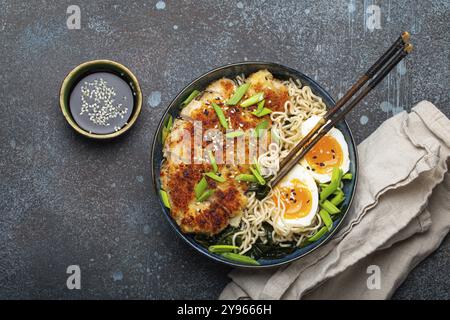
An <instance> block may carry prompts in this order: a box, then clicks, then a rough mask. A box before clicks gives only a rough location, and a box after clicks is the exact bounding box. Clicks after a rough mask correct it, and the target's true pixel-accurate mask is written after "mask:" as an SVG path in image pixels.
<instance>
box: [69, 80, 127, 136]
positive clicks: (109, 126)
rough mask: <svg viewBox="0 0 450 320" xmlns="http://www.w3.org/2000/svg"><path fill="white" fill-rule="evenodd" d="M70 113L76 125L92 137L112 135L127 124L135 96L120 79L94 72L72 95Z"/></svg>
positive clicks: (81, 81)
mask: <svg viewBox="0 0 450 320" xmlns="http://www.w3.org/2000/svg"><path fill="white" fill-rule="evenodd" d="M69 105H70V112H71V113H72V117H73V119H74V120H75V122H76V123H77V124H78V125H79V126H80V127H81V128H82V129H84V130H86V131H88V132H89V133H95V134H109V133H113V132H115V131H119V130H120V129H121V128H122V127H123V126H125V125H126V124H127V123H128V120H129V119H130V116H131V114H132V111H133V106H134V93H133V90H132V89H131V87H130V85H129V84H128V83H127V82H126V81H125V80H124V79H122V78H121V77H119V76H118V75H116V74H114V73H110V72H95V73H91V74H89V75H87V76H85V77H84V78H82V79H81V80H80V81H79V82H78V83H77V85H76V86H75V87H74V88H73V90H72V92H71V94H70V100H69Z"/></svg>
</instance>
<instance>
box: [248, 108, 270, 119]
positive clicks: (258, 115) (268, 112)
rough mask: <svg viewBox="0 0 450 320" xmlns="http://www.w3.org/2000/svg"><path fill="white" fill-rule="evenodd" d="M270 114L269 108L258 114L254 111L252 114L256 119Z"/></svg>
mask: <svg viewBox="0 0 450 320" xmlns="http://www.w3.org/2000/svg"><path fill="white" fill-rule="evenodd" d="M270 113H272V110H270V109H269V108H263V109H262V110H261V111H260V112H257V111H256V110H255V111H253V112H252V114H253V115H254V116H256V117H258V118H261V117H264V116H266V115H268V114H270Z"/></svg>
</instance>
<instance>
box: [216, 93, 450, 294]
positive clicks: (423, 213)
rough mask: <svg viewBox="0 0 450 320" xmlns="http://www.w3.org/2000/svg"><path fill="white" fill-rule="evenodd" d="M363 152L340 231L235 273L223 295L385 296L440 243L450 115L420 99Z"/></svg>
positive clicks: (445, 225) (447, 204)
mask: <svg viewBox="0 0 450 320" xmlns="http://www.w3.org/2000/svg"><path fill="white" fill-rule="evenodd" d="M358 154H359V170H360V172H359V177H358V179H359V181H358V186H357V190H356V193H355V198H354V202H353V205H352V208H351V209H350V211H349V213H348V215H347V218H346V220H345V222H344V224H343V225H342V227H341V228H340V230H339V231H338V233H337V234H336V235H335V236H334V237H333V238H332V239H331V240H330V241H329V242H327V243H326V244H325V245H323V246H322V247H320V248H318V249H317V250H315V251H314V252H312V253H311V254H309V255H306V256H305V257H303V258H301V259H299V260H297V261H295V262H293V263H291V264H289V265H286V266H282V267H280V268H277V269H267V270H261V271H258V272H255V271H254V270H251V271H249V270H244V269H236V270H233V271H232V272H231V273H230V275H229V276H230V278H231V279H232V282H231V283H230V284H228V285H227V286H226V287H225V289H224V290H223V292H222V294H221V295H220V299H239V298H252V299H386V298H389V297H390V296H391V295H392V294H393V292H394V291H395V289H396V288H397V287H398V286H399V285H400V284H401V282H402V281H403V280H404V279H405V278H406V276H407V275H408V273H409V272H410V271H411V270H412V269H413V268H414V267H415V266H416V265H417V264H418V263H419V262H420V261H422V260H423V259H424V258H425V257H426V256H427V255H429V254H430V253H431V252H432V251H434V250H435V249H436V248H437V247H438V246H439V245H440V243H441V242H442V240H443V238H444V237H445V235H446V234H447V233H448V232H449V230H450V201H449V200H450V175H449V169H448V164H449V158H450V120H449V119H447V118H446V117H445V115H444V114H442V113H441V112H440V111H439V110H438V109H437V108H436V107H435V106H434V105H433V104H431V103H430V102H427V101H422V102H420V103H419V104H417V105H416V106H415V107H414V108H413V109H412V111H411V113H409V114H408V113H406V112H402V113H400V114H397V115H396V116H394V117H392V118H390V119H389V120H387V121H385V122H384V123H383V124H382V125H381V126H380V127H379V128H378V129H377V130H376V131H375V132H374V133H373V134H372V135H371V136H370V137H368V138H367V139H366V140H364V141H363V142H362V143H361V144H360V145H359V146H358ZM375 277H376V278H375Z"/></svg>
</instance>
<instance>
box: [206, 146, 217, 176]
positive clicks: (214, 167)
mask: <svg viewBox="0 0 450 320" xmlns="http://www.w3.org/2000/svg"><path fill="white" fill-rule="evenodd" d="M208 157H209V162H210V163H211V165H212V167H213V170H214V173H216V172H217V170H219V168H218V167H217V162H216V158H214V156H213V154H212V152H211V150H208Z"/></svg>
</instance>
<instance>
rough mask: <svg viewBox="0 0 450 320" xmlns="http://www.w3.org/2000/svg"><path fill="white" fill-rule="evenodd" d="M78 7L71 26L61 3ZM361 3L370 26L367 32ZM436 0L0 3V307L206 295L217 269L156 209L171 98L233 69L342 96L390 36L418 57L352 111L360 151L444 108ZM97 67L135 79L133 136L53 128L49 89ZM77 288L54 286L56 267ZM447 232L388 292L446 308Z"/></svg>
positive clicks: (211, 294)
mask: <svg viewBox="0 0 450 320" xmlns="http://www.w3.org/2000/svg"><path fill="white" fill-rule="evenodd" d="M70 4H77V5H79V6H80V8H81V30H68V28H67V27H66V19H67V17H68V15H67V14H66V9H67V7H68V5H70ZM370 4H377V5H379V6H380V8H381V29H380V30H375V31H373V32H371V31H370V30H368V29H367V27H366V26H365V18H364V12H365V10H366V8H367V7H368V6H369V5H370ZM449 10H450V2H449V1H448V0H442V1H405V0H403V1H393V0H392V1H359V0H356V1H352V0H349V1H343V0H341V1H327V0H322V1H317V0H311V1H295V0H292V1H165V2H162V1H159V2H157V1H142V2H137V1H126V2H123V1H95V2H94V1H81V0H77V1H75V0H70V1H59V3H58V4H56V2H54V1H4V0H2V1H0V39H1V46H0V57H1V58H0V61H1V62H0V63H1V73H0V88H1V91H0V106H1V113H0V120H1V121H0V123H1V126H0V197H1V198H0V298H216V297H217V296H218V294H219V292H220V291H221V289H222V288H223V286H224V285H225V284H226V283H227V281H228V279H227V277H226V274H227V272H228V271H229V269H228V268H227V267H225V266H222V265H219V264H216V263H213V262H211V261H209V260H207V259H206V258H204V257H202V256H200V255H199V254H198V253H196V252H194V251H193V250H192V249H190V248H189V247H188V246H187V245H185V244H184V243H182V242H181V241H180V240H179V239H178V238H177V236H176V235H175V233H174V232H173V231H172V230H171V229H170V227H169V225H168V223H167V222H166V221H165V218H164V217H163V216H162V214H161V211H160V210H159V204H158V202H157V198H156V196H155V195H154V193H153V190H152V185H151V179H150V161H149V158H150V145H151V141H152V138H153V134H154V132H155V128H156V124H157V122H158V121H159V118H160V116H161V115H162V113H163V111H164V108H165V107H166V106H167V105H168V103H169V102H170V100H171V98H172V97H174V95H175V94H176V93H177V92H179V91H180V90H181V89H182V88H183V87H184V86H185V85H186V84H188V83H189V82H190V81H191V80H192V79H194V78H195V77H197V76H199V75H201V74H202V73H204V72H206V71H208V70H210V69H211V68H214V67H217V66H220V65H223V64H227V63H231V62H237V61H242V60H263V61H274V62H279V63H282V64H285V65H288V66H290V67H293V68H297V69H299V70H301V71H303V72H304V73H306V74H307V75H310V76H311V77H313V78H314V79H316V80H317V81H318V82H319V83H321V84H322V85H323V86H324V87H325V88H326V89H327V90H329V92H330V93H331V94H332V96H334V97H339V95H341V94H343V92H345V90H346V89H347V88H348V87H349V86H350V84H351V83H352V81H354V80H355V79H356V78H357V76H358V75H359V74H361V73H362V72H363V71H365V69H366V68H367V67H368V66H369V65H370V64H371V63H372V62H373V61H374V60H375V59H376V58H377V57H378V56H379V55H380V54H381V53H382V52H383V51H384V50H385V48H386V47H387V46H388V45H389V44H390V43H391V42H392V41H393V40H394V39H395V38H396V37H397V36H398V34H399V33H400V32H401V31H402V30H409V31H411V33H412V37H413V42H414V44H415V45H416V50H415V52H414V54H412V55H411V56H410V57H409V58H408V60H407V62H406V64H402V65H401V66H400V67H398V68H397V69H396V70H394V72H392V74H391V75H390V76H389V78H388V79H386V80H385V81H384V82H383V83H382V85H381V86H380V87H379V88H377V89H376V91H375V92H373V93H372V94H371V95H370V97H368V98H367V99H366V100H365V101H364V103H362V105H360V106H359V107H358V109H357V110H355V111H354V112H353V113H352V114H351V115H350V116H349V117H348V121H349V124H350V126H351V129H352V130H353V132H354V134H355V137H356V139H357V141H358V142H360V141H361V140H362V139H364V138H365V137H367V136H368V135H369V134H370V133H371V132H372V131H373V130H375V128H377V127H378V126H379V125H380V124H381V123H382V122H383V121H384V120H386V119H387V118H389V117H391V116H392V115H393V114H395V113H397V112H400V111H402V110H409V109H410V108H411V107H412V106H413V105H414V104H415V103H417V102H418V101H420V100H422V99H428V100H430V101H432V102H433V103H435V104H436V105H437V106H438V107H439V108H440V109H441V110H442V111H443V112H444V113H446V115H448V116H449V115H450V105H449V100H450V96H449V88H450V86H449V78H450V72H449V57H448V52H449V48H450V45H449V42H450V41H449V36H448V33H449V31H450V30H449V21H450V19H449V18H450V17H449V12H450V11H449ZM98 58H108V59H113V60H117V61H119V62H121V63H124V64H125V65H127V66H128V67H130V68H131V70H133V71H134V72H135V74H136V76H137V77H138V78H139V79H140V82H141V87H142V90H143V94H144V105H143V110H142V114H141V116H140V119H139V120H138V122H137V124H136V126H135V127H134V128H133V129H132V130H131V132H130V133H129V134H128V135H126V136H125V137H123V138H121V139H117V140H116V141H113V142H110V143H99V142H94V141H89V140H86V139H84V138H82V137H80V136H78V135H76V134H75V132H74V131H73V130H72V129H71V128H70V127H69V126H68V125H67V123H65V121H64V118H63V116H62V114H61V112H60V110H59V106H58V91H59V86H60V84H61V82H62V80H63V78H64V76H65V75H66V74H67V72H68V71H70V70H71V69H72V68H73V67H75V66H76V65H77V64H79V63H81V62H84V61H86V60H90V59H98ZM71 264H78V265H80V266H81V270H82V290H79V291H77V290H73V291H69V290H67V289H66V286H65V282H66V276H67V275H66V273H65V270H66V268H67V266H68V265H71ZM449 271H450V238H448V237H447V239H446V240H445V241H444V243H443V244H442V246H441V247H440V248H439V250H437V251H436V252H435V253H434V254H432V255H431V256H430V257H429V258H428V259H427V260H426V261H424V262H423V263H421V264H420V265H419V266H418V267H417V268H416V269H415V270H414V271H413V272H412V273H411V275H410V276H409V277H408V279H407V280H406V281H405V283H404V284H403V285H402V286H401V288H400V289H399V290H398V292H397V293H396V295H395V298H446V299H449V298H450V291H449V286H450V279H449V274H450V272H449Z"/></svg>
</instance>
